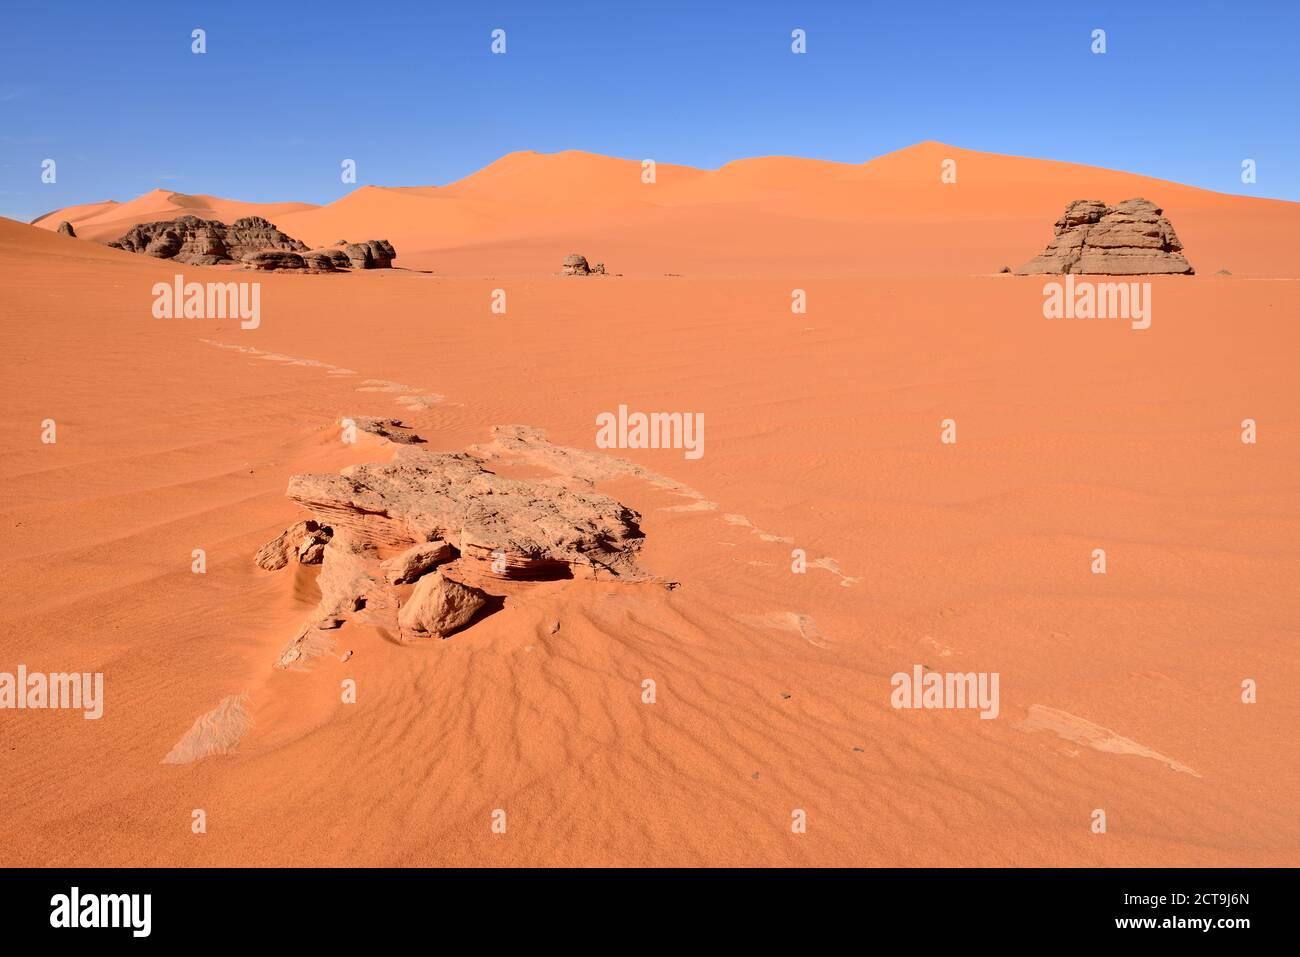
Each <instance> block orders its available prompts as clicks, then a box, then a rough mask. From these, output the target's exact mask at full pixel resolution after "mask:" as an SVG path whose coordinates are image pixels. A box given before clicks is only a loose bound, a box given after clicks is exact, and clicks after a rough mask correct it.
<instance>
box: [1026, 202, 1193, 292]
mask: <svg viewBox="0 0 1300 957" xmlns="http://www.w3.org/2000/svg"><path fill="white" fill-rule="evenodd" d="M1163 212H1164V211H1163V210H1162V209H1161V208H1160V207H1158V206H1156V205H1155V204H1154V203H1152V202H1150V201H1149V200H1145V199H1126V200H1124V202H1122V203H1120V204H1119V205H1117V206H1107V205H1106V204H1105V203H1103V202H1101V201H1100V200H1095V199H1077V200H1075V201H1074V202H1072V203H1070V204H1069V205H1068V206H1066V207H1065V212H1064V213H1062V214H1061V218H1060V219H1058V220H1057V221H1056V224H1055V235H1054V237H1053V239H1052V241H1051V242H1050V243H1049V244H1048V246H1047V249H1045V250H1044V251H1043V252H1042V253H1040V254H1039V255H1037V256H1035V257H1034V258H1033V259H1031V260H1030V261H1029V262H1027V263H1025V264H1024V265H1023V266H1021V267H1020V268H1019V269H1017V270H1016V274H1017V275H1020V276H1031V275H1060V274H1064V273H1086V274H1092V275H1101V276H1138V275H1149V274H1159V273H1164V274H1183V275H1191V274H1192V273H1193V272H1194V270H1193V269H1192V266H1191V264H1190V263H1188V261H1187V260H1186V258H1184V256H1183V244H1182V243H1181V242H1179V240H1178V236H1177V234H1176V233H1175V232H1174V227H1173V225H1172V224H1171V223H1170V222H1169V220H1168V219H1166V218H1165V217H1164V215H1163Z"/></svg>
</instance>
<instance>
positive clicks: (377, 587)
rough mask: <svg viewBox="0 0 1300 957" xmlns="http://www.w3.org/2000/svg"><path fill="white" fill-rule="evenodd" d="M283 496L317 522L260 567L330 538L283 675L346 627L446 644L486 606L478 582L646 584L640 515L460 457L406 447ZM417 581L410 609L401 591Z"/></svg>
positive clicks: (290, 535) (284, 657) (269, 553)
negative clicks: (314, 599)
mask: <svg viewBox="0 0 1300 957" xmlns="http://www.w3.org/2000/svg"><path fill="white" fill-rule="evenodd" d="M288 495H289V497H290V498H292V499H293V500H294V501H295V502H297V503H298V504H299V505H301V506H302V507H303V508H305V509H306V510H307V511H308V512H310V513H311V514H312V515H313V519H312V520H311V521H310V522H305V523H301V522H300V523H298V524H297V525H294V526H293V527H291V528H290V529H289V530H288V531H287V532H285V533H284V534H283V535H281V536H280V537H278V538H277V539H275V540H274V541H273V542H270V543H268V544H267V545H266V546H264V547H263V550H262V551H261V552H259V553H258V557H259V564H262V565H263V567H283V565H284V564H285V563H287V561H288V557H287V556H288V555H289V554H291V553H293V551H294V549H299V550H300V551H301V548H302V542H303V541H304V540H306V541H310V540H311V539H310V538H308V537H307V536H308V534H309V532H310V531H311V528H312V526H314V527H315V528H317V529H324V528H328V529H330V530H331V531H332V537H331V538H330V540H329V541H328V542H327V543H325V544H324V545H323V547H322V549H321V551H322V553H323V562H322V565H321V573H320V575H319V577H318V578H317V585H318V587H319V588H320V593H321V600H320V603H319V605H318V606H317V608H316V609H315V611H314V612H313V614H312V617H311V618H310V619H309V620H308V622H307V623H305V624H304V625H303V627H302V628H300V629H299V631H298V633H297V634H296V636H295V637H294V638H293V640H292V641H290V643H289V645H288V646H287V647H286V648H285V649H284V651H283V652H282V653H281V655H280V659H279V661H278V665H279V666H280V667H299V666H301V665H303V664H305V663H306V662H308V661H309V660H310V659H311V658H312V657H314V656H315V655H317V654H321V653H323V652H324V651H325V650H327V649H329V648H330V647H331V646H332V640H331V639H330V638H329V635H328V633H329V632H330V631H331V630H332V629H334V628H337V627H339V626H340V625H341V624H342V623H343V622H344V621H347V620H349V619H356V620H358V621H362V622H367V623H370V624H374V625H378V626H380V627H383V628H385V629H389V630H391V631H395V632H396V640H398V641H400V642H407V641H411V640H419V639H422V638H426V637H429V636H445V635H446V634H448V633H449V632H451V631H453V630H455V629H458V628H461V627H463V626H464V625H465V624H466V623H468V622H469V621H470V620H471V619H472V618H473V617H474V616H475V615H476V614H478V613H479V611H480V610H481V609H482V608H483V607H484V606H485V605H487V604H488V603H490V601H491V596H490V595H488V594H487V593H486V592H484V591H482V590H481V589H479V588H477V587H475V586H474V584H471V583H478V584H486V583H487V582H490V581H492V580H537V579H546V578H558V577H567V576H570V575H573V574H575V573H579V574H582V575H585V576H588V577H593V578H595V577H599V578H606V579H620V580H627V581H642V580H646V579H647V577H648V576H646V575H644V574H643V573H642V572H641V570H640V569H639V567H638V566H637V563H636V556H637V552H638V550H639V549H640V546H641V541H642V535H641V530H640V528H639V527H638V522H639V521H640V515H638V514H637V513H636V512H635V511H633V510H632V509H629V508H627V507H625V506H624V505H621V504H620V503H619V502H617V501H615V500H614V499H612V498H609V497H608V496H605V495H601V494H599V493H596V492H593V491H589V490H586V489H583V490H581V491H577V490H574V489H571V488H568V487H566V486H564V485H561V484H559V483H558V482H553V481H550V482H548V481H541V480H524V479H511V478H505V477H502V476H500V475H497V474H495V473H493V472H492V471H490V470H489V469H487V468H486V467H485V466H484V464H483V462H482V461H481V460H480V459H478V458H475V457H474V456H471V455H468V454H464V453H446V452H443V453H438V452H427V451H424V450H422V449H419V448H416V447H412V446H409V445H408V446H403V447H401V448H400V449H399V450H398V451H397V454H396V455H395V456H394V458H393V459H392V461H389V462H386V463H374V464H364V465H354V466H349V467H348V468H345V469H344V470H343V471H342V473H341V474H337V475H297V476H294V477H293V478H292V479H291V480H290V481H289V489H288ZM309 547H310V546H309ZM263 553H266V555H264V554H263ZM277 562H278V563H279V564H276V563H277ZM412 582H413V583H415V589H414V591H412V592H411V594H410V595H409V596H407V597H406V599H405V601H403V599H402V594H403V591H399V589H401V588H402V586H405V585H409V584H410V583H412Z"/></svg>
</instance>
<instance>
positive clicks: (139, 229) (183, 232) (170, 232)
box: [109, 216, 307, 268]
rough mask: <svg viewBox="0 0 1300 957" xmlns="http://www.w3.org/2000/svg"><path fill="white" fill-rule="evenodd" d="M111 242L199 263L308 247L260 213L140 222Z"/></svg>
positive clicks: (180, 260) (119, 245) (213, 262)
mask: <svg viewBox="0 0 1300 957" xmlns="http://www.w3.org/2000/svg"><path fill="white" fill-rule="evenodd" d="M109 245H110V246H113V247H116V248H117V249H125V250H126V251H127V252H133V253H144V254H145V255H146V256H155V257H157V258H158V259H174V260H176V261H177V262H182V263H189V264H192V265H196V266H216V265H219V264H221V263H230V262H239V261H242V260H243V259H244V257H245V256H249V255H252V254H254V253H259V252H262V251H264V250H281V251H285V252H291V253H299V252H303V251H305V250H306V249H307V246H306V244H305V243H303V242H300V241H299V240H297V239H294V238H293V237H292V236H287V235H285V234H284V233H282V232H280V230H278V229H277V228H276V227H275V226H274V225H273V224H272V223H269V222H267V221H266V220H265V219H263V218H262V217H261V216H245V217H244V218H243V219H237V220H235V222H234V223H233V224H232V225H230V226H227V225H226V224H225V223H222V222H219V221H217V220H215V219H199V218H198V217H197V216H180V217H178V218H176V219H171V220H165V221H162V222H156V223H140V224H138V225H135V226H132V227H131V229H130V231H129V232H127V234H126V235H125V236H123V237H122V238H121V239H119V240H117V241H116V242H112V243H109ZM300 262H301V260H300ZM300 268H301V267H300Z"/></svg>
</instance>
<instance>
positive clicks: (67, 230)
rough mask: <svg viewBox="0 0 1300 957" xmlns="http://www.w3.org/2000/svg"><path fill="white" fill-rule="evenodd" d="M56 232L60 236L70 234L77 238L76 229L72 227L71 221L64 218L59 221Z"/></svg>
mask: <svg viewBox="0 0 1300 957" xmlns="http://www.w3.org/2000/svg"><path fill="white" fill-rule="evenodd" d="M58 233H59V235H60V236H70V237H72V238H73V239H76V238H77V231H76V230H75V229H73V228H72V223H70V222H68V221H67V220H66V219H65V220H64V221H63V222H61V223H59V228H58Z"/></svg>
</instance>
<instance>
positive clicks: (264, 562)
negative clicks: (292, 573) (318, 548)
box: [253, 519, 331, 572]
mask: <svg viewBox="0 0 1300 957" xmlns="http://www.w3.org/2000/svg"><path fill="white" fill-rule="evenodd" d="M330 535H331V532H330V529H328V528H323V527H321V525H320V524H319V523H318V522H314V521H312V520H311V519H307V520H305V521H301V522H294V523H293V524H292V525H290V526H289V527H288V528H286V529H285V530H284V531H283V532H281V533H280V534H279V535H277V536H275V538H273V539H271V540H270V541H269V542H267V543H266V544H265V545H263V546H262V547H261V548H259V549H258V550H257V554H256V555H254V556H253V562H254V563H255V564H256V565H257V566H258V567H259V568H265V569H266V570H267V571H269V572H273V571H275V570H276V569H279V568H283V567H284V566H285V565H287V564H288V563H289V556H290V555H298V556H299V557H300V560H301V555H302V552H301V548H302V546H304V545H306V544H309V543H316V542H320V543H321V544H324V543H325V542H328V541H329V540H330Z"/></svg>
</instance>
